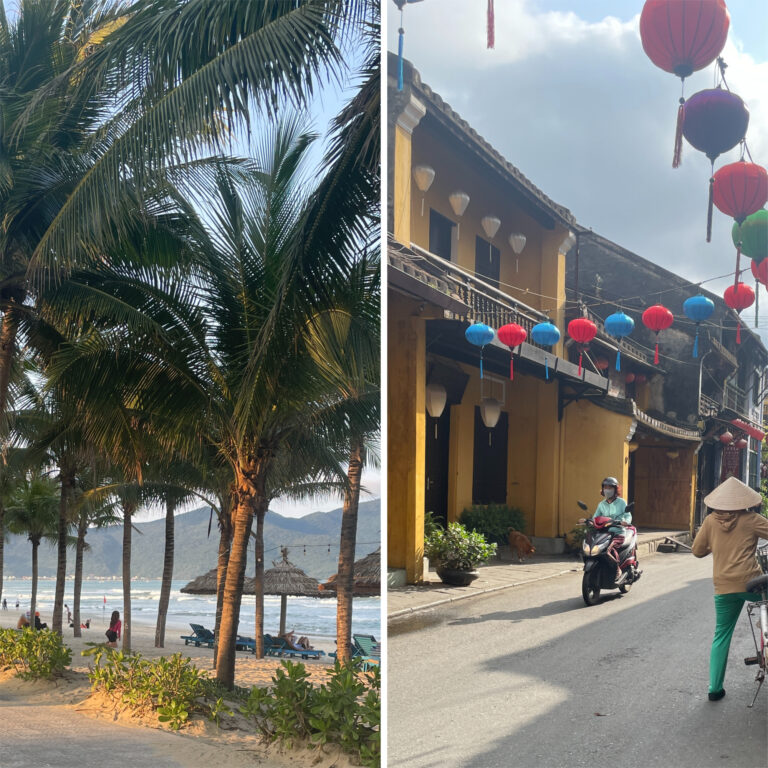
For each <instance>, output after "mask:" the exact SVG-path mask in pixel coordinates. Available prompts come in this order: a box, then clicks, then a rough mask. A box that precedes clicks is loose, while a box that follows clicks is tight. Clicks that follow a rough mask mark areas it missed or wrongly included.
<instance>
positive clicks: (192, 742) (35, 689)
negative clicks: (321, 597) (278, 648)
mask: <svg viewBox="0 0 768 768" xmlns="http://www.w3.org/2000/svg"><path fill="white" fill-rule="evenodd" d="M19 613H20V612H19V611H15V610H10V609H9V610H8V611H1V612H0V626H2V627H15V626H16V622H17V621H18V617H19ZM41 620H42V621H43V622H48V623H50V616H46V615H45V613H42V612H41ZM102 623H104V626H102ZM106 629H107V626H106V623H105V622H102V620H101V619H97V620H94V621H92V622H91V627H90V629H83V630H82V635H83V636H82V637H81V638H76V637H74V636H73V630H72V629H71V628H69V627H67V628H66V629H65V630H64V642H65V644H66V645H67V646H69V647H70V648H71V649H72V663H71V668H70V669H69V670H67V672H66V673H65V675H64V678H63V679H60V680H56V681H51V682H49V681H36V682H29V681H22V680H18V679H17V678H15V677H13V676H12V675H11V673H10V672H8V671H6V672H0V685H1V686H2V687H3V690H4V691H12V692H13V695H14V697H16V698H17V699H21V700H23V701H25V702H28V703H29V704H35V705H39V706H43V705H44V706H61V707H69V708H72V709H73V710H75V711H77V712H80V713H82V714H85V715H87V716H89V717H94V718H99V719H106V720H110V721H115V722H118V723H119V724H120V725H123V726H128V727H135V728H146V727H150V728H160V729H161V730H163V729H164V726H162V725H161V724H159V723H158V722H157V719H156V716H154V715H150V716H148V717H144V718H141V717H135V716H133V715H132V714H131V713H130V712H129V711H127V710H120V709H119V708H118V709H116V707H115V704H114V703H113V702H111V701H110V700H108V699H107V698H106V697H105V696H104V695H103V694H100V693H97V694H91V691H90V683H89V681H88V678H87V673H88V671H89V664H90V663H92V662H91V660H90V658H88V657H83V656H81V655H80V652H81V651H82V650H83V649H84V648H86V647H88V646H87V643H89V642H90V643H102V642H105V641H106V637H105V635H104V632H105V631H106ZM187 634H191V632H190V630H189V627H188V626H187V627H184V626H180V625H178V624H174V623H170V624H168V625H167V626H166V633H165V648H155V647H154V638H155V628H154V626H147V625H142V624H134V625H133V626H132V628H131V648H132V650H133V651H134V652H138V653H140V654H141V655H142V657H144V658H159V657H161V656H170V655H172V654H174V653H182V654H184V655H186V656H188V657H189V658H190V659H192V660H193V662H194V664H195V665H196V666H197V667H198V668H199V669H201V670H203V671H209V672H210V673H211V675H214V672H213V669H212V664H211V662H212V659H213V650H212V649H210V648H195V646H193V645H186V646H185V645H184V641H183V640H181V639H180V635H187ZM241 634H243V635H248V636H252V635H253V632H252V631H251V632H248V631H247V630H245V629H244V628H241ZM275 634H276V633H275ZM324 640H325V641H326V644H327V638H324ZM310 642H311V644H312V645H313V646H314V647H316V648H318V647H319V648H322V649H323V650H325V652H326V656H325V657H321V659H320V660H312V659H307V660H301V661H302V663H304V665H305V667H306V669H307V671H308V672H309V673H310V678H309V679H310V681H311V682H312V683H314V684H315V685H319V684H321V683H323V682H326V680H327V678H328V674H327V671H328V670H329V669H330V668H332V666H333V665H332V662H333V659H330V658H328V656H327V653H328V651H329V650H331V648H327V647H325V648H323V645H322V641H321V640H320V639H318V638H312V637H310ZM333 647H334V648H335V646H333ZM293 661H300V659H298V658H296V659H293ZM279 667H280V659H278V658H273V657H268V658H264V659H256V658H254V656H253V654H251V653H247V652H243V651H238V652H237V656H236V662H235V683H236V685H238V686H243V687H250V686H254V685H258V686H262V687H263V686H269V685H271V683H272V677H273V675H274V674H275V671H276V670H277V669H278V668H279ZM249 731H250V729H249V727H248V725H247V724H246V722H245V720H244V718H243V717H242V716H240V715H239V714H236V715H234V716H232V717H225V718H224V719H223V720H222V727H221V728H217V727H216V725H215V724H214V723H212V722H210V721H207V720H204V719H197V720H196V721H195V722H194V723H192V724H191V725H190V726H188V727H186V728H184V729H182V731H181V732H180V733H179V734H178V735H179V751H178V753H177V752H176V750H175V749H174V756H175V757H176V759H177V760H180V761H182V762H184V764H185V765H188V766H190V768H194V767H195V766H198V765H199V766H205V767H206V768H208V766H209V765H210V759H205V758H204V756H203V754H202V753H201V752H200V749H201V748H202V747H203V746H205V747H206V749H207V748H208V747H211V748H212V749H213V748H215V749H218V750H223V752H218V753H217V754H218V755H219V757H218V758H217V760H219V761H221V760H222V759H223V760H224V761H225V762H226V763H227V764H228V765H230V766H234V767H235V768H239V767H240V766H246V765H248V766H253V765H255V764H258V765H261V766H264V768H269V766H288V765H290V766H292V767H293V768H303V767H304V766H316V768H332V767H333V766H337V767H338V768H344V767H345V766H351V765H353V763H352V762H351V761H350V759H349V757H348V756H346V755H344V754H342V753H340V752H338V751H337V750H335V749H334V750H328V753H327V754H325V755H321V754H318V753H317V752H316V751H315V750H314V749H312V750H304V749H293V750H290V751H280V749H279V748H278V747H277V746H269V745H267V744H265V742H263V741H262V740H261V739H260V738H259V737H257V736H254V735H253V734H252V732H249ZM196 745H197V746H196ZM225 755H226V756H225Z"/></svg>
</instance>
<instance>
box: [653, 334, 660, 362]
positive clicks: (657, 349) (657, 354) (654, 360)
mask: <svg viewBox="0 0 768 768" xmlns="http://www.w3.org/2000/svg"><path fill="white" fill-rule="evenodd" d="M653 364H654V365H658V364H659V340H658V339H656V351H655V352H654V353H653Z"/></svg>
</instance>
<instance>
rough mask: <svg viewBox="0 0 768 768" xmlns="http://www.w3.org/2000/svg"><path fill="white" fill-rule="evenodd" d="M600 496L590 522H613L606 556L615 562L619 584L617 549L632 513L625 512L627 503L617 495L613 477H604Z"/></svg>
mask: <svg viewBox="0 0 768 768" xmlns="http://www.w3.org/2000/svg"><path fill="white" fill-rule="evenodd" d="M601 495H602V496H603V499H602V501H601V502H600V503H599V504H598V505H597V509H596V510H595V514H594V515H592V520H594V519H595V518H596V517H610V518H611V519H612V520H614V521H615V525H611V527H610V528H609V529H608V531H609V532H610V533H611V534H612V535H613V536H614V539H613V541H612V542H611V546H610V547H609V549H608V554H609V556H610V557H611V558H612V559H613V560H615V561H616V582H617V583H621V579H622V574H621V569H620V568H619V553H618V547H619V545H620V544H621V542H622V540H623V534H624V528H625V527H626V526H629V525H631V524H632V513H631V512H629V511H628V510H627V502H626V501H624V499H622V498H621V496H620V495H619V481H618V480H617V479H616V478H615V477H606V478H605V480H603V484H602V488H601ZM579 522H580V523H582V524H583V523H585V522H586V520H585V519H584V518H582V519H581V520H579Z"/></svg>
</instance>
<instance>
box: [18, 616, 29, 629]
mask: <svg viewBox="0 0 768 768" xmlns="http://www.w3.org/2000/svg"><path fill="white" fill-rule="evenodd" d="M28 626H29V620H28V619H27V617H26V616H25V615H24V614H23V613H22V614H21V616H19V620H18V621H17V622H16V629H24V627H28Z"/></svg>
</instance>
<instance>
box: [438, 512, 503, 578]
mask: <svg viewBox="0 0 768 768" xmlns="http://www.w3.org/2000/svg"><path fill="white" fill-rule="evenodd" d="M424 554H425V555H426V556H427V557H428V558H429V559H430V561H431V562H432V563H433V564H434V565H435V566H438V567H444V568H453V569H454V570H458V571H466V570H472V569H473V568H474V567H475V566H477V565H480V563H484V562H485V561H486V560H488V559H489V558H491V557H493V556H494V555H495V554H496V544H489V543H488V542H487V541H486V540H485V537H484V536H483V535H482V534H481V533H477V532H475V531H468V530H467V529H466V528H465V527H464V526H463V525H461V523H448V529H447V530H445V531H444V530H442V529H439V530H437V531H435V532H434V533H432V534H431V535H430V536H427V538H426V539H425V540H424Z"/></svg>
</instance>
